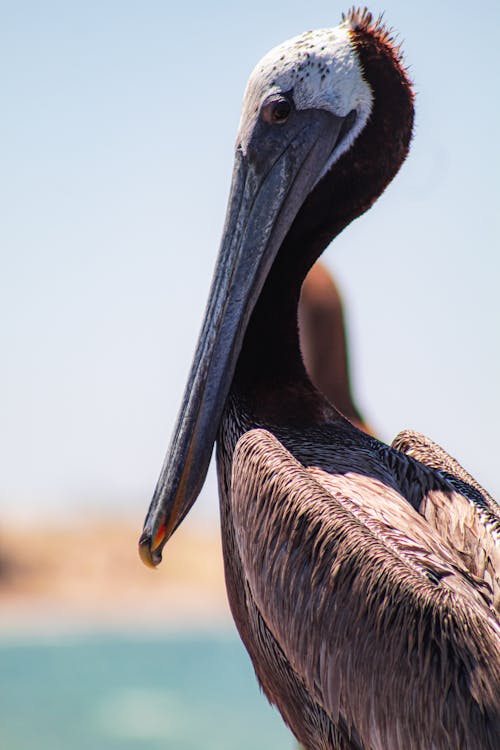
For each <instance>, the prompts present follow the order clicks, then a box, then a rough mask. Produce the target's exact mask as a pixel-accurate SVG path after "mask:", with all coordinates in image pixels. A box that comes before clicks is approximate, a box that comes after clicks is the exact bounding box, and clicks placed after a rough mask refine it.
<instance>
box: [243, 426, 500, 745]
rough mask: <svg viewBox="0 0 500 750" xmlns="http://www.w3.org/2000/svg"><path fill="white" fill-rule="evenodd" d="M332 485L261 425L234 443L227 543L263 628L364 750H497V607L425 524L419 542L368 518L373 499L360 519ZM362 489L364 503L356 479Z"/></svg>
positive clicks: (408, 523)
mask: <svg viewBox="0 0 500 750" xmlns="http://www.w3.org/2000/svg"><path fill="white" fill-rule="evenodd" d="M316 471H317V470H316ZM339 479H340V478H339ZM335 481H336V477H334V476H333V477H331V479H330V484H329V491H326V489H325V488H324V487H323V486H322V484H321V483H320V482H319V481H318V479H317V476H316V475H315V472H314V471H311V470H307V469H305V468H304V467H303V466H302V465H301V464H300V463H298V462H297V461H296V460H295V459H294V458H293V456H292V455H291V454H290V453H289V452H288V451H287V450H286V449H285V448H284V447H283V446H282V445H281V444H280V443H279V441H278V440H277V439H276V438H275V437H274V436H272V435H271V434H270V433H268V432H266V431H264V430H252V431H250V432H248V433H246V434H245V435H244V436H243V437H242V438H241V439H240V440H239V442H238V444H237V447H236V451H235V454H234V458H233V474H232V491H231V495H232V506H233V508H232V509H233V520H234V524H235V532H236V539H237V543H238V548H239V552H240V555H241V560H242V564H243V568H244V571H245V575H246V577H247V580H248V585H249V587H250V590H251V593H252V596H253V599H254V601H255V603H256V605H257V607H258V609H259V611H260V613H261V616H262V617H263V619H264V621H265V623H266V625H267V627H268V628H269V630H270V631H271V633H272V634H273V636H274V638H275V639H276V640H277V642H278V643H279V644H280V646H281V648H282V650H283V652H284V653H285V655H286V657H287V659H288V661H289V663H290V664H291V666H292V668H293V669H294V670H295V672H296V673H297V675H299V677H300V679H301V680H302V681H303V682H304V683H305V685H306V687H307V689H308V691H309V693H310V694H311V695H312V696H313V697H314V699H315V700H316V701H317V702H318V703H319V704H320V705H321V706H322V707H323V709H324V710H325V711H326V713H327V714H328V715H329V716H330V717H331V719H332V721H333V722H334V723H338V722H339V720H340V721H341V722H342V723H343V724H344V725H345V726H347V727H350V728H351V729H352V730H353V731H354V732H355V733H356V734H357V735H358V736H359V737H360V738H361V740H362V742H363V743H364V745H365V746H366V747H369V748H373V749H374V750H382V749H385V750H389V749H391V750H393V749H395V748H403V747H404V748H406V749H407V750H417V748H418V749H419V750H420V749H421V748H423V747H426V748H427V747H432V748H433V749H434V750H445V749H446V750H449V748H450V747H464V748H465V747H467V748H468V749H469V750H486V749H487V748H488V749H490V750H493V748H496V747H497V741H498V736H499V732H500V706H499V702H498V695H499V694H500V626H499V623H498V620H497V618H496V616H495V614H494V612H493V611H492V610H491V609H490V608H489V607H488V605H487V604H486V602H485V601H484V599H483V597H482V595H481V594H480V593H479V592H478V590H477V589H476V586H475V584H474V580H473V578H472V577H471V576H470V574H469V573H468V571H467V570H466V569H465V568H464V566H463V565H462V563H461V561H460V559H459V558H458V557H456V556H455V555H454V553H453V551H452V550H451V549H448V546H447V545H446V543H443V542H442V541H441V540H440V539H439V538H438V537H437V534H436V533H435V532H434V531H433V530H432V529H428V538H427V542H425V540H424V541H420V540H419V541H415V540H414V539H412V537H411V536H410V535H409V534H408V533H405V532H404V531H401V530H400V529H397V528H394V527H393V526H391V525H390V524H388V523H387V522H385V521H383V520H381V519H380V518H378V517H377V516H376V515H374V514H373V513H371V512H370V510H369V508H370V504H371V505H373V506H375V505H377V502H379V500H380V498H378V497H377V499H376V500H374V499H373V498H372V502H371V503H368V506H367V507H368V510H366V509H364V508H362V509H361V510H360V503H359V499H358V501H357V502H355V501H354V500H353V498H352V497H349V496H348V495H347V493H346V487H345V485H344V486H342V484H341V483H340V484H339V489H338V490H337V491H335V489H334V487H335ZM342 481H345V477H344V479H343V480H342ZM379 491H380V488H379V487H376V488H375V490H374V492H375V494H378V493H379ZM362 492H363V495H370V486H369V479H368V478H366V477H365V486H364V487H363V490H362ZM392 493H393V494H394V495H396V496H397V493H395V492H394V490H391V489H390V488H388V495H389V496H391V495H392ZM351 494H354V493H353V492H351ZM399 501H401V507H399V505H398V502H399ZM398 502H396V505H397V506H398V508H399V512H400V513H402V511H401V508H403V507H404V502H405V501H404V499H403V498H399V499H398ZM406 511H407V515H406V519H405V523H404V524H403V525H404V527H405V528H407V529H411V527H412V524H413V522H414V521H415V519H417V521H416V523H417V525H418V524H420V523H422V524H424V523H425V522H424V521H423V519H422V518H421V517H419V516H418V513H416V511H414V509H413V508H411V506H409V505H408V504H406ZM434 548H436V549H438V550H440V551H441V550H443V551H444V552H443V555H441V554H439V555H437V554H436V553H435V552H434V551H433V550H434Z"/></svg>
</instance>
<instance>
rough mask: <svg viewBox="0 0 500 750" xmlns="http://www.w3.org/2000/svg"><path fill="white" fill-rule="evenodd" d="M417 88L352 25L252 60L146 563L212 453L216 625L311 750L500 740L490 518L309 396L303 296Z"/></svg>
mask: <svg viewBox="0 0 500 750" xmlns="http://www.w3.org/2000/svg"><path fill="white" fill-rule="evenodd" d="M412 126H413V91H412V86H411V83H410V81H409V78H408V75H407V71H406V69H405V67H404V64H403V62H402V58H401V53H400V51H399V49H398V47H397V46H395V43H394V41H393V38H392V37H391V34H390V32H389V31H388V30H387V29H386V28H385V26H384V25H383V24H382V22H381V21H380V19H379V20H374V19H373V18H372V16H371V14H370V13H369V12H368V11H367V10H366V9H365V10H364V11H359V10H352V11H350V12H349V13H348V14H347V15H346V16H344V17H343V19H342V23H341V24H340V25H339V26H338V27H336V28H333V29H321V30H318V31H309V32H307V33H305V34H302V35H301V36H298V37H296V38H294V39H292V40H290V41H288V42H285V43H284V44H282V45H280V46H279V47H277V48H275V49H273V50H272V51H271V52H269V53H268V54H267V55H266V56H265V57H264V58H263V59H262V60H261V61H260V62H259V63H258V65H257V67H256V68H255V70H254V71H253V73H252V74H251V77H250V79H249V82H248V85H247V88H246V92H245V95H244V100H243V108H242V115H241V122H240V127H239V132H238V137H237V144H236V151H235V166H234V173H233V180H232V186H231V192H230V196H229V205H228V211H227V216H226V222H225V226H224V230H223V238H222V242H221V248H220V252H219V257H218V260H217V264H216V268H215V273H214V278H213V282H212V288H211V291H210V296H209V301H208V306H207V310H206V315H205V320H204V323H203V326H202V330H201V334H200V339H199V343H198V347H197V349H196V352H195V355H194V362H193V366H192V370H191V374H190V376H189V381H188V384H187V388H186V392H185V396H184V400H183V403H182V406H181V411H180V415H179V418H178V422H177V426H176V428H175V431H174V435H173V440H172V444H171V446H170V450H169V453H168V455H167V458H166V461H165V464H164V466H163V469H162V472H161V474H160V478H159V481H158V485H157V488H156V491H155V494H154V496H153V500H152V502H151V506H150V509H149V512H148V514H147V517H146V521H145V526H144V531H143V534H142V536H141V539H140V541H139V548H140V554H141V556H142V558H143V560H144V562H145V563H147V564H149V565H151V566H154V565H157V564H158V563H159V562H160V560H161V556H162V549H163V547H164V545H165V543H166V542H167V540H168V539H169V537H170V536H171V535H172V534H173V532H174V531H175V529H176V528H177V527H178V526H179V524H180V523H181V522H182V520H183V519H184V517H185V516H186V514H187V513H188V511H189V509H190V508H191V506H192V505H193V503H194V502H195V500H196V497H197V496H198V493H199V492H200V489H201V486H202V484H203V482H204V478H205V474H206V470H207V466H208V463H209V459H210V455H211V452H212V447H213V445H214V443H215V442H216V443H217V467H218V480H219V491H220V506H221V525H222V541H223V554H224V565H225V576H226V585H227V591H228V598H229V602H230V606H231V610H232V613H233V616H234V619H235V622H236V626H237V628H238V630H239V633H240V635H241V638H242V640H243V642H244V644H245V646H246V648H247V650H248V652H249V654H250V657H251V659H252V662H253V665H254V668H255V672H256V675H257V678H258V680H259V682H260V685H261V687H262V689H263V690H264V692H265V694H266V695H267V697H268V699H269V700H270V701H271V703H273V704H275V705H276V706H277V707H278V709H279V711H280V712H281V715H282V717H283V719H284V721H285V722H286V723H287V725H288V726H289V727H290V728H291V730H292V731H293V733H294V735H295V736H296V738H297V739H298V741H299V742H300V743H301V744H302V745H303V746H304V747H305V748H307V749H308V750H313V749H314V750H327V749H328V750H331V748H335V749H336V750H450V748H455V749H458V748H460V749H461V750H465V749H466V748H467V750H494V749H496V750H497V749H498V747H499V746H500V622H499V615H498V607H499V601H498V600H499V590H500V581H499V568H500V565H499V534H500V513H499V507H498V505H497V504H496V503H495V501H493V500H492V498H490V496H489V495H488V494H487V493H486V492H485V491H484V490H483V489H482V488H481V487H480V485H479V484H478V483H477V482H476V481H475V480H474V479H473V478H472V477H470V475H469V474H467V472H465V470H464V469H462V467H461V466H460V465H459V464H458V462H457V461H456V460H455V459H453V458H452V457H450V456H448V454H447V453H445V451H443V450H442V449H441V448H439V447H438V446H436V445H435V444H433V443H432V441H429V440H427V439H426V438H424V437H423V436H421V435H419V434H418V433H413V432H408V433H402V434H401V435H399V436H398V437H397V438H396V441H395V445H394V446H388V445H385V444H383V443H381V442H379V441H378V440H376V439H375V438H374V437H372V436H370V435H367V434H365V433H363V432H362V431H360V430H359V429H357V428H356V427H355V426H354V425H352V424H351V423H350V422H349V421H348V420H347V419H346V418H345V417H344V416H343V415H342V414H340V413H339V412H338V411H337V409H335V408H334V407H333V406H332V405H331V404H330V403H329V402H328V401H327V400H326V398H325V397H324V396H323V395H322V394H321V393H320V392H319V391H317V390H316V389H315V388H314V386H313V385H312V383H311V381H310V380H309V378H308V376H307V374H306V371H305V368H304V365H303V362H302V358H301V355H300V347H299V338H298V331H297V305H298V300H299V295H300V288H301V283H302V281H303V279H304V277H305V275H306V273H307V271H308V269H309V268H310V267H311V266H312V264H313V263H314V262H315V260H316V259H317V258H318V257H319V255H320V254H321V252H322V251H323V250H324V248H325V247H326V246H327V245H328V244H329V243H330V241H331V240H332V239H333V238H334V237H335V236H336V235H338V234H339V232H341V231H342V230H343V229H344V228H345V227H346V226H347V225H348V224H349V223H350V222H351V221H352V220H354V219H355V218H356V217H358V216H360V215H361V214H362V213H363V212H364V211H366V210H367V209H368V208H370V207H371V205H372V204H373V203H374V201H375V200H376V199H377V198H378V196H379V195H380V194H381V193H382V192H383V190H384V189H385V188H386V186H387V185H388V183H389V182H390V181H391V179H392V178H393V177H394V175H395V174H396V173H397V171H398V170H399V168H400V166H401V164H402V163H403V161H404V159H405V157H406V155H407V153H408V149H409V144H410V139H411V135H412Z"/></svg>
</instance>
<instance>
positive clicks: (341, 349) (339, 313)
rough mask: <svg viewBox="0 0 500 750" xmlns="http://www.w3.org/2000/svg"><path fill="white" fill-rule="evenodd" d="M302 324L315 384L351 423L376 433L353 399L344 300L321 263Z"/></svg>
mask: <svg viewBox="0 0 500 750" xmlns="http://www.w3.org/2000/svg"><path fill="white" fill-rule="evenodd" d="M298 324H299V340H300V351H301V354H302V359H303V360H304V366H305V368H306V372H307V374H308V375H309V378H310V379H311V382H312V383H313V385H314V386H315V387H316V388H317V389H318V391H320V392H321V393H322V394H323V395H324V396H325V397H326V398H327V400H328V401H329V402H330V403H331V404H333V405H334V406H335V407H336V408H337V409H338V411H340V412H341V413H342V414H343V415H344V417H347V419H348V420H349V421H350V422H352V423H353V424H355V425H356V426H357V427H359V428H360V429H362V430H364V431H365V432H369V433H373V430H372V429H371V428H370V427H369V426H368V425H367V424H366V422H365V420H364V419H363V417H362V416H361V413H360V411H359V409H358V407H357V406H356V404H355V402H354V400H353V396H352V391H351V383H350V377H349V356H348V350H347V336H346V327H345V320H344V306H343V302H342V297H341V295H340V291H339V289H338V286H337V284H336V283H335V280H334V278H333V277H332V275H331V274H330V273H329V271H328V269H327V268H326V266H325V265H324V264H323V263H321V262H320V261H318V262H317V263H315V264H314V266H313V267H312V268H311V270H310V271H309V273H308V274H307V276H306V278H305V280H304V283H303V284H302V289H301V291H300V299H299V307H298Z"/></svg>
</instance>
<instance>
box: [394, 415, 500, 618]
mask: <svg viewBox="0 0 500 750" xmlns="http://www.w3.org/2000/svg"><path fill="white" fill-rule="evenodd" d="M392 447H393V448H395V449H396V450H398V451H400V452H402V453H404V454H406V455H407V456H410V457H411V458H413V459H415V460H416V461H419V462H420V463H421V464H424V465H425V466H428V467H429V468H431V469H433V470H435V471H439V472H440V474H441V476H442V477H443V478H444V480H445V481H446V482H447V484H448V485H449V487H450V490H455V491H454V492H442V491H441V492H440V491H431V492H428V493H427V494H426V495H425V496H424V498H423V500H422V503H421V507H420V512H421V513H422V515H423V516H424V517H425V518H426V519H427V521H428V522H429V523H430V524H431V526H433V528H435V529H437V531H438V532H439V534H440V536H441V537H443V538H444V539H446V540H447V542H448V543H449V544H450V545H451V546H452V547H454V549H455V550H456V552H457V553H458V554H459V555H460V557H461V559H462V561H463V562H464V563H465V564H466V566H467V568H468V569H469V570H470V571H471V572H472V573H474V574H475V575H476V576H478V577H479V578H482V579H483V580H484V581H486V582H487V583H488V585H489V586H490V587H491V589H492V591H493V597H494V606H495V607H496V609H497V611H499V612H500V507H499V506H498V504H497V503H496V502H495V500H494V499H493V498H492V497H491V496H490V495H489V494H488V493H487V492H486V490H485V489H483V487H481V485H480V484H479V483H478V482H476V480H475V479H474V477H472V476H471V475H470V474H469V473H468V472H467V471H466V470H465V469H464V468H463V467H462V466H461V465H460V464H459V463H458V461H457V460H456V458H453V456H450V455H449V454H448V453H447V452H446V451H445V450H444V449H443V448H441V446H440V445H438V444H437V443H434V442H433V441H432V440H430V439H429V438H428V437H425V435H422V434H420V433H419V432H415V431H413V430H404V431H402V432H400V433H399V434H398V435H397V436H396V437H395V439H394V440H393V442H392ZM402 489H403V491H404V487H402Z"/></svg>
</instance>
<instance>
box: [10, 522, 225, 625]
mask: <svg viewBox="0 0 500 750" xmlns="http://www.w3.org/2000/svg"><path fill="white" fill-rule="evenodd" d="M185 526H186V528H184V526H183V527H182V528H181V529H180V530H179V531H178V532H176V534H175V535H174V537H173V538H172V540H171V541H170V542H169V545H168V548H167V551H166V554H165V556H164V561H163V563H162V565H161V566H160V567H159V568H158V569H157V570H154V571H153V570H148V569H146V568H145V567H144V566H143V564H142V563H141V562H140V560H139V557H138V555H137V539H138V536H139V529H138V528H137V526H136V524H134V523H133V522H124V521H120V522H119V523H116V522H114V521H111V520H108V519H98V518H92V519H87V520H85V521H83V520H81V519H80V520H76V519H72V520H71V521H69V520H68V521H67V522H66V523H65V524H58V525H46V526H45V525H41V524H40V523H36V524H35V523H33V522H31V523H20V522H9V523H6V524H3V525H2V526H1V527H0V637H2V638H5V637H9V638H10V637H15V638H18V637H29V638H33V637H50V636H52V635H63V634H66V633H67V634H75V633H85V634H87V633H92V632H99V633H102V632H106V631H109V632H117V631H118V632H125V633H131V632H137V631H139V632H145V631H146V632H157V633H165V632H169V631H177V632H178V631H180V630H182V631H184V630H187V631H189V630H200V629H202V630H203V629H217V630H219V629H222V628H224V629H226V628H227V629H229V628H230V627H231V616H230V613H229V608H228V605H227V600H226V593H225V586H224V574H223V565H222V552H221V548H220V535H219V532H218V530H217V529H216V528H209V529H201V528H199V527H196V528H192V527H190V526H189V524H186V525H185Z"/></svg>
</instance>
